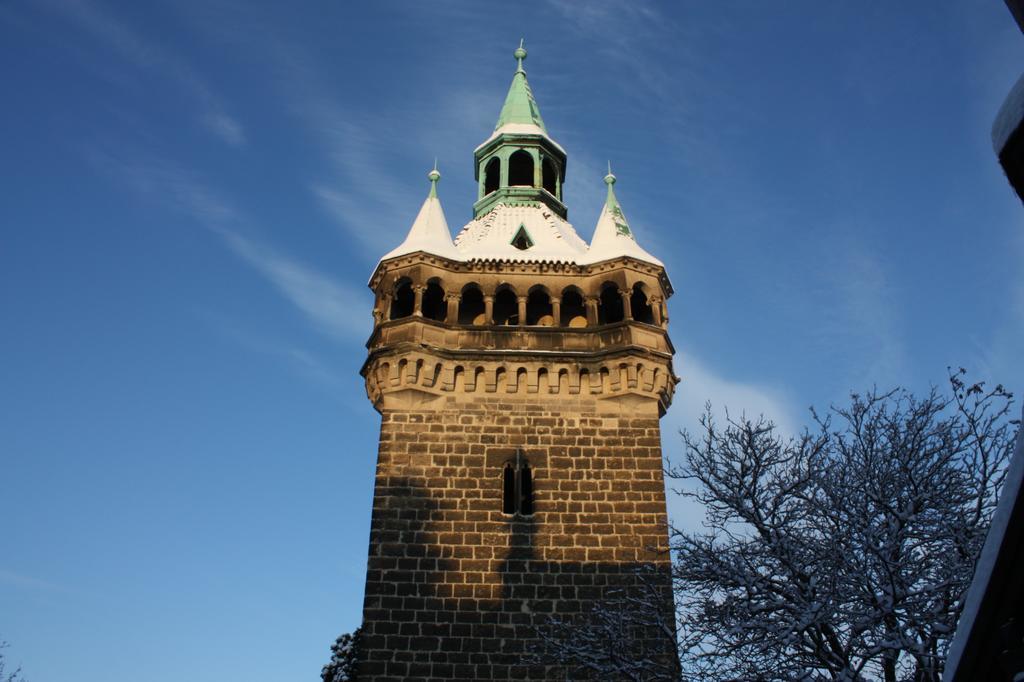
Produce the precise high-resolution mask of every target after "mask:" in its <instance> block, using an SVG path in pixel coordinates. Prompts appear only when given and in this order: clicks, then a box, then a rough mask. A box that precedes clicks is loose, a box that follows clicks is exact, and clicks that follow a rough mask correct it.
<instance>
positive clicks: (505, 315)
mask: <svg viewBox="0 0 1024 682" xmlns="http://www.w3.org/2000/svg"><path fill="white" fill-rule="evenodd" d="M494 324H506V325H516V324H519V301H518V300H517V299H516V294H515V292H514V291H512V290H511V289H502V290H501V291H499V292H498V294H497V295H496V296H495V297H494Z"/></svg>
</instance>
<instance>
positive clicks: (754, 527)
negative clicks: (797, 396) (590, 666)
mask: <svg viewBox="0 0 1024 682" xmlns="http://www.w3.org/2000/svg"><path fill="white" fill-rule="evenodd" d="M963 374H964V371H963V370H962V369H961V370H960V371H959V372H955V373H952V372H951V374H950V387H951V389H952V396H951V397H944V396H943V395H941V394H940V393H939V392H938V391H937V390H935V389H933V390H932V391H931V392H930V393H929V394H928V395H927V396H925V397H924V398H915V397H914V396H912V395H911V394H909V393H908V392H906V391H902V390H895V391H890V392H886V393H880V392H878V391H871V392H870V393H868V394H866V395H863V396H862V395H856V394H854V395H853V396H852V400H851V403H850V405H849V406H848V407H833V408H831V409H830V410H829V411H828V412H827V413H826V414H824V415H820V414H818V413H813V416H814V421H815V428H814V429H813V430H805V432H804V433H803V434H802V435H801V436H800V437H798V438H794V439H783V438H782V437H781V436H779V435H778V434H777V433H776V432H775V428H774V426H773V425H772V424H771V422H768V421H766V420H764V419H763V418H762V419H759V420H757V421H750V420H747V419H742V418H741V419H739V420H727V424H726V425H725V427H724V428H721V429H720V428H719V427H718V425H717V424H716V423H715V421H714V419H713V418H712V417H711V415H710V411H709V412H708V413H706V414H705V416H704V418H703V419H702V421H701V424H702V427H703V430H702V432H701V435H700V438H695V437H693V436H691V435H690V434H684V442H685V445H686V450H685V455H684V460H683V462H682V463H681V464H680V465H679V466H678V467H675V468H673V469H671V470H670V475H671V476H673V477H674V478H677V479H680V480H684V481H689V482H691V483H692V484H696V485H694V486H693V487H689V488H684V489H683V490H681V491H680V492H681V494H683V495H685V496H687V497H691V498H693V499H696V500H698V501H700V502H701V503H703V504H704V506H705V508H706V510H707V515H706V521H705V528H706V530H705V531H704V532H702V533H686V532H681V531H674V532H673V544H674V548H675V551H676V557H675V572H676V579H677V593H676V597H677V601H678V607H679V608H680V613H681V628H682V631H683V632H685V633H687V634H688V635H689V636H690V637H693V638H694V640H695V641H694V642H691V646H690V647H689V648H688V649H687V650H686V651H684V653H683V663H684V670H686V671H688V672H689V673H690V674H692V675H694V676H696V677H699V678H700V679H801V680H814V679H829V680H868V679H877V680H885V681H886V682H896V681H897V680H914V681H922V682H923V681H925V680H928V681H932V680H934V681H936V682H937V681H938V680H939V679H940V677H941V673H942V667H943V663H944V661H945V655H946V649H947V647H948V645H949V640H950V638H951V637H952V635H953V631H954V630H955V628H956V622H957V619H958V618H959V615H960V611H961V609H962V607H963V599H964V597H965V596H966V593H967V588H968V586H969V584H970V581H971V576H972V574H973V572H974V564H975V561H976V559H977V556H978V554H979V552H980V551H981V547H982V545H983V543H984V540H985V533H986V532H987V530H988V525H989V521H990V519H991V515H992V512H993V510H994V508H995V505H996V503H997V501H998V493H999V488H1000V486H1001V484H1002V481H1003V476H1004V474H1005V471H1006V463H1007V460H1008V458H1009V455H1010V453H1011V452H1012V450H1013V443H1014V438H1015V433H1016V428H1015V427H1016V425H1017V422H1015V421H1013V420H1011V419H1009V418H1008V417H1009V414H1010V412H1009V411H1010V404H1011V398H1012V396H1011V395H1010V394H1009V393H1007V392H1006V391H1005V390H1004V389H1003V387H1002V386H997V387H995V388H994V389H992V390H986V389H985V387H984V385H983V384H974V385H972V386H967V385H966V384H965V383H964V381H963V378H962V377H963Z"/></svg>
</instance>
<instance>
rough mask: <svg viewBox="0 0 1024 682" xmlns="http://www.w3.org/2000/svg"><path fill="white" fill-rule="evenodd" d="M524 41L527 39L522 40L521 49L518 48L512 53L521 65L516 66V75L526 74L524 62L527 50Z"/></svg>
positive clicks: (520, 41)
mask: <svg viewBox="0 0 1024 682" xmlns="http://www.w3.org/2000/svg"><path fill="white" fill-rule="evenodd" d="M524 41H525V38H520V39H519V47H517V48H516V51H515V52H513V53H512V56H513V57H515V58H516V60H517V61H518V62H519V65H518V66H516V73H526V71H525V70H524V69H523V60H524V59H526V48H525V47H523V42H524Z"/></svg>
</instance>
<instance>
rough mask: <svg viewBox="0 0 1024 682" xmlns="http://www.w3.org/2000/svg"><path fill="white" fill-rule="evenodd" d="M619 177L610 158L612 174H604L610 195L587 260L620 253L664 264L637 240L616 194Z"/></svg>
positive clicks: (594, 261) (620, 254)
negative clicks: (617, 178)
mask: <svg viewBox="0 0 1024 682" xmlns="http://www.w3.org/2000/svg"><path fill="white" fill-rule="evenodd" d="M615 179H616V178H615V176H614V175H612V162H611V161H609V162H608V174H607V175H605V176H604V182H605V184H606V185H608V196H607V198H606V199H605V201H604V208H603V209H601V216H600V217H599V218H598V219H597V227H596V228H594V238H593V239H592V240H591V241H590V251H589V252H588V253H587V260H588V261H589V262H591V263H597V262H599V261H603V260H609V259H611V258H618V257H619V256H632V257H633V258H636V259H638V260H643V261H647V262H648V263H654V264H655V265H661V264H662V263H661V261H660V260H658V259H657V258H655V257H654V256H652V255H651V254H649V253H647V252H646V251H644V250H643V249H642V248H641V247H640V245H639V244H637V243H636V237H635V236H634V235H633V231H632V230H631V229H630V227H629V222H628V221H627V220H626V216H625V214H624V213H623V212H622V206H621V205H619V200H618V198H617V197H616V196H615V189H614V187H615Z"/></svg>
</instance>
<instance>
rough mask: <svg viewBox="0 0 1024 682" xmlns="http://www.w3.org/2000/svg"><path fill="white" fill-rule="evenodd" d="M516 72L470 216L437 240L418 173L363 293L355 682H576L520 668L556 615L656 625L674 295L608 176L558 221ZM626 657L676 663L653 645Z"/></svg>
mask: <svg viewBox="0 0 1024 682" xmlns="http://www.w3.org/2000/svg"><path fill="white" fill-rule="evenodd" d="M514 56H515V58H516V60H517V63H518V66H517V69H516V72H515V75H514V76H513V79H512V85H511V87H510V89H509V94H508V97H507V98H506V100H505V104H504V107H503V108H502V112H501V115H500V117H499V120H498V125H497V126H496V127H495V130H494V132H493V133H492V135H491V136H490V137H489V138H488V139H487V140H485V141H484V143H483V144H481V145H480V146H479V147H478V148H477V149H476V150H475V152H474V166H475V169H476V177H477V180H478V182H479V186H478V197H477V201H476V203H475V204H474V205H473V220H472V221H470V223H468V224H467V225H466V226H465V227H464V228H463V229H462V230H461V231H460V232H459V234H458V236H457V237H456V238H455V240H454V241H453V240H452V238H451V233H450V231H449V229H448V223H447V219H446V218H445V215H444V211H443V210H442V208H441V203H440V199H439V198H438V194H437V183H438V181H439V180H440V177H441V175H440V173H439V172H438V171H437V169H436V168H435V169H434V170H432V171H431V172H430V173H428V175H427V177H428V178H429V179H430V182H431V187H430V193H429V194H428V196H427V199H426V201H425V202H424V203H423V206H422V208H421V209H420V212H419V214H418V215H417V217H416V219H415V221H414V222H413V225H412V228H411V229H410V230H409V233H408V235H407V237H406V238H405V240H404V241H403V242H402V243H401V244H399V245H398V247H396V248H395V249H394V250H392V251H390V252H388V253H387V254H386V255H385V256H384V258H383V259H382V260H381V262H380V263H379V264H378V266H377V268H376V270H375V271H374V273H373V276H372V277H371V279H370V288H371V289H373V291H374V294H375V303H374V308H373V319H374V330H373V334H372V335H371V337H370V339H369V341H368V342H367V349H368V351H369V354H368V357H367V360H366V363H365V364H364V365H363V369H362V375H363V377H364V379H365V381H366V393H367V396H368V397H369V399H370V401H371V402H372V403H373V405H374V407H375V408H376V409H377V411H378V412H380V414H381V430H380V451H379V453H378V458H377V476H376V483H375V489H374V501H373V517H372V521H371V530H370V551H369V562H368V568H367V574H366V596H365V603H364V607H363V631H362V633H363V634H362V641H361V654H360V660H359V664H358V674H359V679H360V680H375V681H383V680H510V679H514V680H558V679H566V678H567V677H568V676H569V675H571V676H572V678H573V679H580V678H582V677H585V675H584V674H581V671H579V670H572V669H571V668H570V666H568V665H566V664H565V663H564V662H563V661H558V660H551V659H550V658H543V657H537V656H536V655H535V654H537V653H539V651H538V650H539V648H540V647H539V645H540V643H541V641H542V638H541V636H540V634H539V633H540V632H542V631H544V629H545V627H546V625H547V624H548V623H549V620H550V619H551V618H552V617H557V618H558V619H560V620H562V621H563V622H568V623H571V624H573V626H575V627H582V626H585V625H586V624H587V622H588V621H589V620H591V619H592V614H593V611H594V609H595V607H597V606H598V605H600V604H605V603H610V602H611V601H614V600H620V601H621V600H622V599H623V598H630V597H639V598H642V599H644V601H645V603H647V604H651V603H652V596H653V606H651V609H652V610H653V611H656V612H660V613H655V614H652V616H660V619H661V620H662V621H663V622H668V623H671V622H673V618H672V616H673V604H672V593H671V589H670V588H671V586H670V581H669V556H668V529H667V523H666V508H665V490H664V481H663V479H662V458H661V449H660V432H659V418H660V417H661V415H663V414H664V413H665V410H666V409H667V408H668V406H669V404H670V403H671V401H672V394H673V391H674V390H675V386H676V383H677V381H678V380H677V378H676V376H675V374H674V373H673V371H672V354H673V348H672V343H671V341H669V338H668V315H667V309H666V307H665V301H666V300H667V299H668V297H669V296H671V295H672V287H671V284H670V283H669V280H668V277H667V275H666V274H665V269H664V267H663V266H662V264H661V261H660V260H658V259H657V258H656V257H655V256H653V255H652V254H650V253H648V252H647V251H645V250H644V249H643V248H641V247H640V245H639V244H638V243H637V242H636V239H635V236H634V234H633V231H632V229H631V228H630V226H629V223H628V222H627V221H626V217H625V215H624V214H623V211H622V207H621V205H620V204H619V202H618V199H617V197H616V195H615V191H614V187H613V186H614V184H615V182H616V179H615V176H614V175H612V174H611V171H610V169H609V173H608V175H606V176H605V178H604V182H605V184H606V185H607V198H606V200H605V205H604V208H603V210H602V211H601V214H600V216H599V217H598V222H597V225H596V227H595V228H594V233H593V234H594V236H593V238H592V239H591V241H590V243H589V244H588V243H587V242H585V241H584V240H583V239H582V238H581V237H580V236H579V235H578V234H577V233H576V231H575V229H574V228H573V227H572V225H571V224H570V223H569V222H568V219H567V218H568V212H567V209H566V207H565V205H564V204H563V203H562V186H563V182H564V180H565V168H566V159H567V157H566V153H565V151H564V150H563V149H562V148H561V146H559V145H558V144H557V143H556V142H555V141H554V140H553V139H552V138H551V137H550V135H549V134H548V132H547V129H546V128H545V126H544V122H543V119H542V118H541V116H540V111H539V109H538V107H537V103H536V101H535V99H534V97H533V94H532V91H531V90H530V87H529V85H528V84H527V82H526V72H525V71H524V69H523V60H524V59H525V58H526V50H525V49H524V48H523V46H522V45H520V46H519V48H518V49H516V50H515V52H514ZM652 589H653V593H652ZM670 629H671V628H669V630H670ZM626 639H627V640H628V641H623V642H617V643H616V645H617V646H621V647H623V650H628V651H630V652H633V653H636V654H639V655H642V656H644V657H645V658H656V659H660V660H662V661H664V662H666V663H669V664H671V663H672V662H673V661H675V638H674V637H673V636H672V633H671V632H666V631H665V630H664V629H657V628H650V629H648V628H646V626H643V627H640V628H639V631H635V630H634V631H631V632H630V633H629V635H628V637H626Z"/></svg>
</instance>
